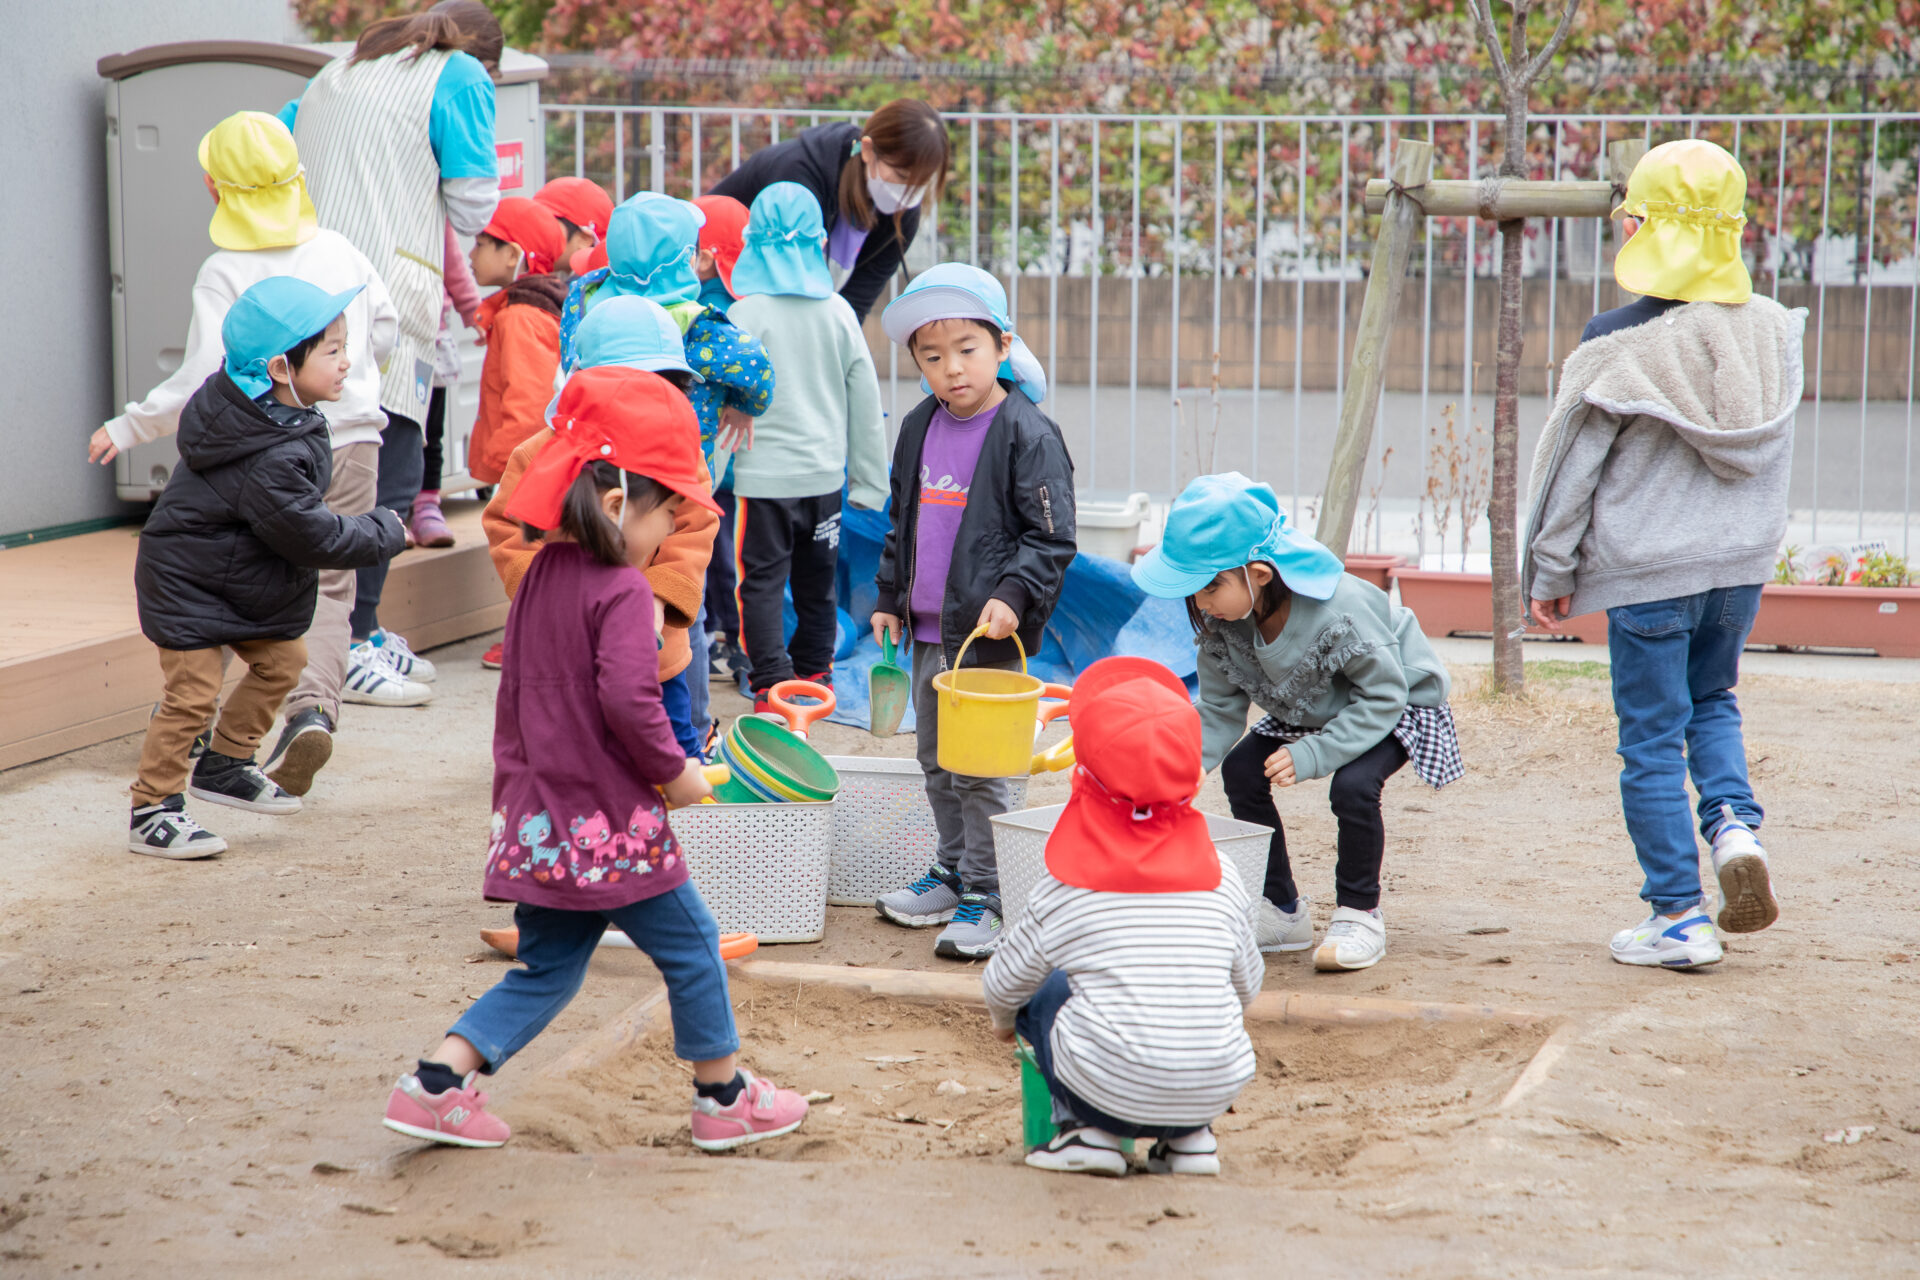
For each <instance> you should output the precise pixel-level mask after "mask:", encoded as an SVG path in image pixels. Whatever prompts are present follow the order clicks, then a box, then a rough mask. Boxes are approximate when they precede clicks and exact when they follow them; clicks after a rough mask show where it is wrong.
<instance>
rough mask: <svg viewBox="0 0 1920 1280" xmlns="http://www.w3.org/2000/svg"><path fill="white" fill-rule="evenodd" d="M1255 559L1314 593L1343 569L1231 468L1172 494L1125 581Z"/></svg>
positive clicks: (1183, 584) (1180, 576)
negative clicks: (1161, 525)
mask: <svg viewBox="0 0 1920 1280" xmlns="http://www.w3.org/2000/svg"><path fill="white" fill-rule="evenodd" d="M902 296H904V295H902ZM1255 560H1264V561H1266V562H1267V563H1268V564H1270V565H1272V566H1273V567H1274V569H1275V570H1276V571H1277V572H1278V573H1279V574H1280V581H1282V582H1284V583H1286V584H1287V589H1288V590H1290V591H1297V592H1299V593H1300V594H1301V595H1303V596H1307V597H1309V598H1311V599H1314V600H1326V599H1329V598H1331V597H1332V595H1333V591H1334V588H1335V587H1337V586H1339V585H1340V575H1341V574H1343V573H1345V572H1346V567H1345V566H1344V565H1343V564H1342V563H1341V561H1340V557H1339V556H1336V555H1334V554H1333V552H1331V551H1329V550H1327V549H1326V548H1325V547H1323V546H1321V545H1320V544H1319V543H1318V542H1315V541H1314V540H1313V539H1312V538H1309V537H1308V536H1307V535H1306V534H1304V533H1301V532H1300V531H1299V530H1297V529H1295V528H1294V527H1293V526H1292V525H1291V524H1289V523H1287V513H1286V512H1285V511H1282V510H1281V509H1280V498H1279V495H1277V494H1275V493H1274V491H1273V488H1272V486H1271V485H1264V484H1256V483H1255V482H1254V481H1252V480H1249V479H1247V477H1245V476H1243V475H1241V474H1240V473H1239V472H1238V471H1229V472H1226V473H1225V474H1223V475H1217V476H1201V477H1199V478H1198V479H1196V480H1195V481H1194V482H1193V483H1192V484H1190V485H1188V486H1187V487H1186V488H1185V489H1183V490H1181V492H1180V496H1179V497H1177V498H1175V499H1174V500H1173V507H1172V508H1171V509H1170V510H1169V511H1168V512H1167V531H1166V533H1165V534H1163V535H1162V536H1161V539H1160V545H1159V546H1157V547H1155V548H1153V549H1152V550H1151V551H1149V552H1147V553H1146V554H1145V555H1143V556H1141V557H1140V558H1139V559H1138V560H1136V561H1135V562H1134V565H1133V582H1134V585H1135V586H1137V587H1139V588H1140V589H1141V590H1142V591H1144V592H1146V593H1147V594H1148V595H1150V596H1159V597H1161V598H1162V599H1165V600H1178V599H1180V598H1182V597H1184V596H1190V595H1192V594H1193V593H1194V592H1196V591H1199V590H1200V589H1201V588H1203V587H1205V586H1206V585H1207V584H1208V583H1209V582H1212V581H1213V580H1214V578H1215V577H1217V576H1218V575H1219V574H1221V573H1224V572H1225V571H1226V570H1228V569H1238V568H1239V567H1240V566H1241V565H1245V564H1251V563H1253V562H1254V561H1255Z"/></svg>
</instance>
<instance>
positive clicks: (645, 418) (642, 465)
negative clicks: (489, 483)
mask: <svg viewBox="0 0 1920 1280" xmlns="http://www.w3.org/2000/svg"><path fill="white" fill-rule="evenodd" d="M552 425H553V439H551V440H549V441H547V442H546V443H545V444H543V445H541V446H540V452H539V453H537V454H535V455H534V458H533V462H532V463H531V464H530V465H529V466H528V467H527V470H526V474H525V475H523V476H521V477H520V487H519V488H517V489H515V490H514V492H513V500H512V501H511V502H509V503H508V504H507V515H508V516H509V517H511V518H512V519H515V520H519V521H521V522H523V523H525V524H529V525H532V526H533V527H534V528H536V529H557V528H559V527H560V508H561V505H562V504H563V503H564V502H565V500H566V496H567V490H568V489H570V488H572V487H573V482H574V480H575V479H576V478H578V476H579V475H580V472H581V470H582V469H583V468H585V466H586V465H587V464H588V463H589V462H611V463H612V464H613V465H614V466H616V467H619V468H620V469H621V470H622V471H631V472H633V473H634V474H636V475H643V476H647V477H649V478H651V479H654V480H658V481H659V482H660V483H661V484H663V485H665V486H666V487H667V488H669V489H671V490H673V491H674V492H675V493H677V494H679V495H680V496H681V497H683V498H685V499H686V500H687V501H688V502H693V503H698V504H699V505H700V506H703V507H705V508H706V509H707V510H709V511H711V512H713V513H714V514H715V515H719V514H720V504H719V503H717V502H715V501H714V500H713V494H712V491H711V490H710V489H709V487H708V485H707V483H706V482H705V481H703V480H702V479H701V478H700V423H699V420H698V419H696V418H695V417H694V415H693V405H692V404H690V403H689V402H688V400H687V397H686V396H685V394H683V393H682V392H681V391H680V389H679V388H678V387H676V386H674V385H673V384H672V383H671V382H668V381H667V380H666V379H665V378H663V377H661V376H660V375H659V374H657V373H648V372H647V371H646V370H644V369H630V368H628V367H626V366H625V365H601V366H599V367H598V368H593V369H576V370H575V371H574V372H573V375H572V376H571V377H569V378H568V379H567V385H566V386H564V387H562V388H561V390H560V400H559V403H558V404H557V405H556V406H555V407H554V410H553V421H552Z"/></svg>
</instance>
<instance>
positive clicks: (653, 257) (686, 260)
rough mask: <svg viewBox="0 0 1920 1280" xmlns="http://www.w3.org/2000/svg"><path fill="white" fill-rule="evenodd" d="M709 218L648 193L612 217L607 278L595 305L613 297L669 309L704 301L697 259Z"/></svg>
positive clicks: (682, 202)
mask: <svg viewBox="0 0 1920 1280" xmlns="http://www.w3.org/2000/svg"><path fill="white" fill-rule="evenodd" d="M706 225H707V215H706V214H704V213H702V212H700V210H699V209H698V208H697V207H696V206H694V205H692V204H690V203H688V202H687V201H685V200H676V199H674V198H673V197H672V196H666V195H661V194H660V193H659V192H657V191H642V192H641V193H640V194H639V195H637V196H632V197H629V198H628V199H627V201H626V202H625V203H624V204H622V205H621V206H620V207H619V208H617V209H615V210H614V211H613V216H612V217H611V218H608V219H607V267H606V271H607V275H606V278H605V279H604V280H603V281H601V283H600V287H599V289H598V290H596V291H595V293H594V295H593V299H592V301H591V302H589V303H588V305H589V306H593V305H597V304H598V303H602V302H605V301H607V300H608V299H610V298H621V297H629V296H631V297H639V298H651V299H653V300H654V301H655V302H657V303H659V304H660V305H661V306H663V307H670V306H672V305H674V304H675V303H677V302H693V301H696V300H697V299H698V298H699V297H700V277H699V276H698V275H696V274H695V273H694V270H693V260H694V258H695V257H697V256H698V255H699V253H700V228H701V227H704V226H706Z"/></svg>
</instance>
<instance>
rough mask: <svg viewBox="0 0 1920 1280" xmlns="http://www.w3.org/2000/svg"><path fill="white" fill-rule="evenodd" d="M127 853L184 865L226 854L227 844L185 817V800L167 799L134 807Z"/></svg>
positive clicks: (172, 797)
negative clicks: (149, 855)
mask: <svg viewBox="0 0 1920 1280" xmlns="http://www.w3.org/2000/svg"><path fill="white" fill-rule="evenodd" d="M127 850H128V851H129V852H131V853H147V854H152V855H153V856H154V857H156V858H173V859H176V860H180V861H185V860H187V859H190V858H211V857H212V856H213V855H214V854H216V853H225V852H226V851H227V842H226V841H225V840H223V839H221V838H220V837H219V836H217V835H215V834H213V832H211V831H208V830H207V829H206V828H205V827H203V826H201V825H200V824H199V823H197V822H195V821H194V820H193V819H192V818H189V817H188V816H187V802H186V799H185V798H184V797H182V796H168V797H167V798H166V799H165V800H163V801H161V802H160V803H159V804H147V805H135V806H134V807H133V823H132V830H131V831H130V832H129V833H128V835H127Z"/></svg>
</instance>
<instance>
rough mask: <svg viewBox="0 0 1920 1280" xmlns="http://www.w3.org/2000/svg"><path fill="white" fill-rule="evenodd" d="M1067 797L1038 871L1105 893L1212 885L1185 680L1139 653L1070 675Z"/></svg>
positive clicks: (1215, 862) (1214, 863)
mask: <svg viewBox="0 0 1920 1280" xmlns="http://www.w3.org/2000/svg"><path fill="white" fill-rule="evenodd" d="M1067 716H1068V718H1069V719H1070V720H1071V721H1072V722H1073V751H1074V756H1075V758H1076V759H1077V760H1078V762H1079V763H1078V765H1077V767H1076V768H1075V769H1074V772H1073V797H1072V798H1071V799H1070V800H1068V801H1067V805H1066V808H1065V810H1064V811H1062V813H1061V814H1060V818H1059V821H1058V822H1056V823H1055V824H1054V828H1053V834H1052V836H1050V837H1049V838H1048V840H1047V871H1048V873H1049V874H1051V875H1052V876H1053V878H1054V879H1056V880H1058V881H1060V882H1061V883H1062V884H1069V885H1073V886H1075V887H1076V888H1081V889H1095V890H1103V891H1105V892H1108V893H1186V892H1192V891H1196V890H1209V889H1216V888H1218V887H1219V885H1220V855H1219V853H1218V852H1217V851H1216V850H1215V849H1214V847H1213V839H1212V837H1211V836H1210V835H1209V834H1208V833H1207V820H1206V817H1205V815H1203V814H1202V813H1200V812H1199V811H1198V810H1197V809H1195V808H1194V807H1193V797H1194V794H1195V793H1196V792H1197V791H1199V789H1200V713H1199V712H1197V711H1195V710H1194V708H1193V702H1192V699H1191V698H1190V697H1189V696H1188V694H1187V687H1186V685H1184V684H1183V683H1181V681H1180V678H1179V677H1178V676H1176V675H1174V674H1173V672H1171V671H1169V670H1168V669H1167V668H1166V667H1164V666H1162V665H1160V664H1159V663H1157V662H1153V661H1151V660H1149V659H1146V658H1102V659H1101V660H1100V661H1098V662H1096V663H1094V664H1093V665H1092V666H1090V667H1088V668H1087V669H1086V670H1085V671H1084V672H1082V673H1081V675H1080V677H1079V679H1077V680H1076V681H1075V682H1074V686H1073V697H1072V698H1071V699H1069V700H1068V703H1067Z"/></svg>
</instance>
